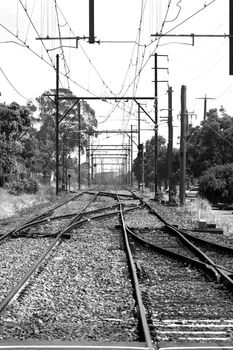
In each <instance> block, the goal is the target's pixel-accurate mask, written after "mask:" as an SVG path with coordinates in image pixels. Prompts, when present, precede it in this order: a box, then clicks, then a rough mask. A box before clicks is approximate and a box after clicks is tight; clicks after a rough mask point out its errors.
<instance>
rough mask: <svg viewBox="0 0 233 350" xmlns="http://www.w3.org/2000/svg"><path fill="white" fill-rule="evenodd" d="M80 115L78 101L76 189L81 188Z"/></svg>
mask: <svg viewBox="0 0 233 350" xmlns="http://www.w3.org/2000/svg"><path fill="white" fill-rule="evenodd" d="M80 124H81V114H80V101H78V189H79V190H80V188H81V169H80V168H81V159H80V158H81V135H80V130H81V125H80Z"/></svg>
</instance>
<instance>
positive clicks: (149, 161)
mask: <svg viewBox="0 0 233 350" xmlns="http://www.w3.org/2000/svg"><path fill="white" fill-rule="evenodd" d="M165 143H166V140H165V138H164V137H162V136H159V138H158V145H159V147H158V183H159V186H160V187H161V185H162V184H163V185H164V186H165V187H167V182H168V173H167V169H168V168H167V166H168V164H167V146H166V145H165ZM154 152H155V138H154V136H153V137H152V138H151V139H150V140H147V141H146V146H145V152H144V162H145V172H144V179H145V185H146V186H148V187H149V184H150V183H154V174H155V156H154ZM172 170H173V183H174V185H175V184H176V182H177V181H178V170H179V152H178V150H177V149H174V150H173V164H172ZM133 172H134V175H135V177H136V179H137V181H138V182H141V181H142V180H141V171H140V159H139V157H138V156H137V158H135V160H134V162H133Z"/></svg>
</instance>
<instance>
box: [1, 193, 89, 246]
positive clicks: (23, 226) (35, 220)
mask: <svg viewBox="0 0 233 350" xmlns="http://www.w3.org/2000/svg"><path fill="white" fill-rule="evenodd" d="M85 193H87V191H83V192H81V193H78V194H76V195H75V196H73V197H72V198H70V199H68V200H66V201H65V202H63V203H61V204H59V205H57V206H55V207H54V208H52V209H49V210H48V211H46V212H44V213H42V214H41V215H39V216H36V217H35V218H33V219H31V220H29V221H27V222H26V223H24V224H23V225H21V226H20V227H18V228H16V229H14V230H11V231H9V232H6V233H5V234H3V235H2V236H0V242H1V241H3V240H4V239H5V238H7V237H10V235H12V234H14V233H17V232H18V231H21V230H23V229H25V228H27V227H28V225H30V224H32V223H35V224H36V222H37V221H38V219H41V218H42V217H44V216H48V215H52V214H53V212H54V211H55V210H56V209H58V208H60V207H62V206H63V205H65V204H67V203H69V202H71V201H73V200H75V199H76V198H78V197H79V196H81V195H83V194H85ZM38 223H40V222H38Z"/></svg>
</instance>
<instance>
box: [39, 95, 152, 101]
mask: <svg viewBox="0 0 233 350" xmlns="http://www.w3.org/2000/svg"><path fill="white" fill-rule="evenodd" d="M44 96H47V97H50V96H56V95H55V94H45V95H44ZM58 99H59V100H101V101H104V102H105V101H107V100H115V101H121V100H123V101H127V100H135V99H136V100H154V97H152V96H137V97H113V96H108V97H106V96H105V97H98V96H80V97H78V96H58Z"/></svg>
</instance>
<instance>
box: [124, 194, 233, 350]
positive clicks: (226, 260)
mask: <svg viewBox="0 0 233 350" xmlns="http://www.w3.org/2000/svg"><path fill="white" fill-rule="evenodd" d="M136 198H137V199H140V198H139V197H136ZM140 200H141V199H140ZM141 202H143V200H141ZM146 207H147V209H148V211H149V212H150V213H151V214H153V215H154V216H155V217H156V218H157V220H158V221H157V222H156V223H154V222H153V221H149V220H147V227H146V228H145V226H144V227H143V225H142V226H141V227H140V225H137V220H135V224H134V223H133V215H134V216H135V214H133V215H131V216H130V217H129V218H128V215H127V216H126V223H127V218H128V222H129V226H131V229H130V228H129V227H127V231H128V233H129V234H130V237H131V242H132V243H131V244H132V246H133V249H134V256H135V259H136V260H137V264H138V266H139V267H138V270H139V275H140V276H141V280H140V281H141V282H140V283H141V288H142V290H143V292H144V293H145V300H147V301H148V318H151V321H152V322H151V325H152V329H153V331H152V334H153V340H154V341H157V342H158V344H159V347H163V346H168V345H169V344H170V346H171V344H172V343H173V344H174V343H176V344H180V345H181V344H182V345H183V344H186V345H189V346H191V345H193V344H195V345H198V344H199V346H211V345H212V346H217V345H216V344H218V346H220V344H221V346H230V344H232V334H233V333H232V332H233V322H232V320H233V318H232V314H233V313H232V310H233V309H232V306H233V304H232V302H233V299H232V283H231V278H232V270H231V268H232V258H233V251H232V248H230V247H226V246H224V245H220V244H213V243H212V242H210V241H203V240H200V239H198V240H197V239H195V238H193V237H190V236H191V235H190V234H186V233H185V232H184V231H183V230H178V229H177V228H176V227H174V226H171V225H169V224H168V223H167V222H166V221H165V220H164V219H163V218H162V217H161V216H160V215H159V214H158V213H156V212H155V211H154V210H153V208H152V207H151V206H150V205H149V204H148V203H146ZM132 226H133V227H132ZM137 226H138V227H137ZM148 226H151V227H148ZM132 231H134V232H132ZM191 238H192V241H191ZM189 240H190V241H189ZM194 241H195V245H194ZM142 245H143V246H144V247H145V248H144V250H143V249H142ZM203 247H205V248H204V249H203V250H202V248H203ZM155 251H156V253H157V254H156V255H155V254H154V252H155ZM226 251H227V254H228V256H227V257H226Z"/></svg>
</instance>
